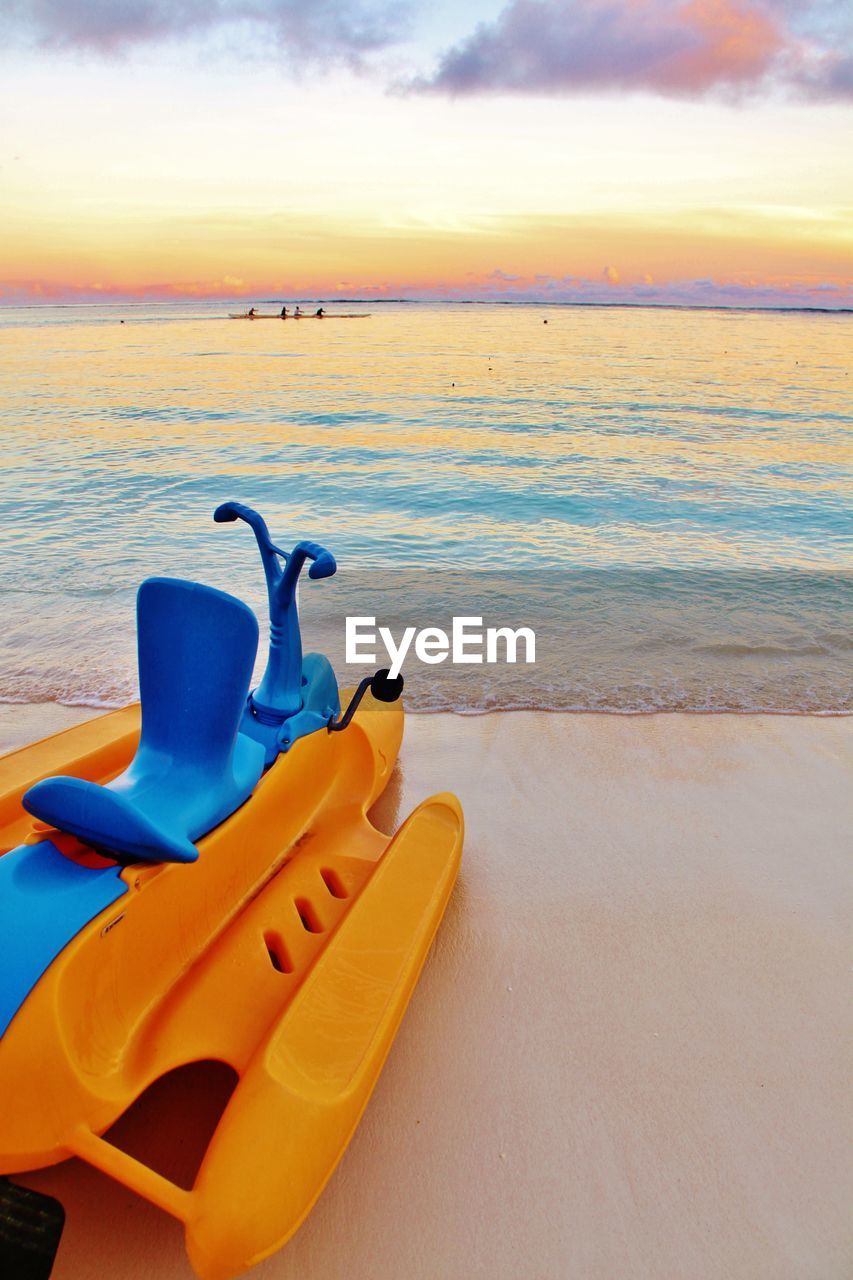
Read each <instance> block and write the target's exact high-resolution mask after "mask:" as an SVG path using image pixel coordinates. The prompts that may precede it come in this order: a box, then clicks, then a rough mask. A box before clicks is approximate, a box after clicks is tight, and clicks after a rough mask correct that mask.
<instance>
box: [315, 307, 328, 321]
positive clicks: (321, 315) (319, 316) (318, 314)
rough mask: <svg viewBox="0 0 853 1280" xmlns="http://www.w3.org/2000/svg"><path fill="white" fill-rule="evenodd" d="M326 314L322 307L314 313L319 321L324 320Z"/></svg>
mask: <svg viewBox="0 0 853 1280" xmlns="http://www.w3.org/2000/svg"><path fill="white" fill-rule="evenodd" d="M325 314H326V313H325V311H324V310H323V308H322V307H318V308H317V310H316V311H315V312H314V315H315V316H316V317H317V319H318V320H322V319H323V316H324V315H325Z"/></svg>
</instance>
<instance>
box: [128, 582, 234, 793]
mask: <svg viewBox="0 0 853 1280" xmlns="http://www.w3.org/2000/svg"><path fill="white" fill-rule="evenodd" d="M136 611H137V628H138V647H139V692H140V697H141V700H142V740H141V742H140V749H141V750H148V749H151V750H154V751H162V752H165V753H167V754H169V755H171V756H173V757H174V758H175V759H177V760H180V762H181V764H182V766H184V767H193V766H194V767H198V768H202V769H204V770H205V772H208V771H209V772H212V773H215V772H217V771H218V769H220V768H224V766H225V765H226V764H227V762H228V760H229V757H230V754H231V750H232V748H233V746H234V742H235V739H236V737H237V729H238V726H239V724H240V718H241V716H242V713H243V707H244V705H245V702H246V695H247V692H248V688H249V681H250V680H251V678H252V669H253V667H254V663H255V655H256V654H257V649H258V622H257V619H256V617H255V615H254V614H253V613H252V611H251V609H249V608H248V606H247V605H245V604H243V603H242V601H240V600H237V599H236V598H235V597H234V596H229V595H226V594H225V592H223V591H217V590H216V589H215V588H214V587H205V586H202V585H200V584H199V583H195V582H184V581H183V580H182V579H180V578H148V579H147V581H145V582H143V584H142V586H141V587H140V588H139V593H138V595H137V603H136Z"/></svg>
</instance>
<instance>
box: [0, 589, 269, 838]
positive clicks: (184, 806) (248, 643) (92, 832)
mask: <svg viewBox="0 0 853 1280" xmlns="http://www.w3.org/2000/svg"><path fill="white" fill-rule="evenodd" d="M136 610H137V630H138V650H139V692H140V698H141V702H142V736H141V738H140V742H139V747H138V749H137V752H136V755H135V756H134V758H133V760H132V762H131V764H130V766H129V767H128V768H127V769H126V770H125V771H124V773H122V774H119V776H118V777H117V778H115V779H114V780H113V781H112V782H110V783H108V784H107V785H106V786H103V787H102V786H99V785H98V784H97V783H95V782H85V781H83V780H82V779H81V778H64V777H58V778H45V779H44V781H43V782H38V783H36V785H35V786H34V787H31V788H30V790H29V791H27V793H26V794H25V796H24V799H23V804H24V808H25V809H26V810H27V811H28V812H29V813H31V814H33V815H34V817H36V818H40V819H41V820H42V821H43V822H47V823H50V825H51V826H54V827H57V828H59V830H61V831H68V832H70V833H71V834H72V835H75V836H77V837H78V838H79V839H80V840H83V841H85V843H86V844H90V845H94V846H95V847H96V848H98V849H103V850H107V851H109V852H111V853H118V854H123V855H126V856H128V857H131V858H133V859H136V860H140V861H143V862H145V861H148V862H194V861H195V859H196V858H197V857H198V850H197V849H196V847H195V844H194V841H196V840H198V839H199V837H200V836H203V835H205V834H206V833H207V832H208V831H211V830H212V829H213V828H214V827H216V826H218V824H219V823H220V822H222V821H223V820H224V819H225V818H227V817H228V816H229V814H231V813H233V812H234V810H235V809H238V808H239V807H240V805H241V804H243V802H244V801H245V800H247V799H248V797H249V796H250V795H251V793H252V791H253V790H254V788H255V786H256V784H257V782H258V780H259V778H260V776H261V774H262V772H263V767H264V750H263V747H262V746H261V745H260V743H258V742H253V741H252V740H251V739H250V738H247V737H246V736H245V735H243V734H240V733H238V727H239V724H240V719H241V716H242V714H243V708H244V706H245V702H246V696H247V694H248V690H249V681H250V679H251V676H252V669H253V666H254V662H255V654H256V652H257V647H258V623H257V619H256V618H255V615H254V614H253V613H252V611H251V609H249V608H248V607H247V606H246V605H244V604H243V603H242V602H241V601H240V600H236V599H235V598H234V597H233V596H229V595H226V594H225V592H223V591H216V590H215V589H214V588H213V587H204V586H200V585H199V584H198V583H194V582H183V581H181V580H180V579H177V578H149V579H148V580H147V581H146V582H143V584H142V586H141V587H140V588H139V593H138V595H137V602H136Z"/></svg>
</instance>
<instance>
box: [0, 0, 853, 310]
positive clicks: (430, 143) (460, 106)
mask: <svg viewBox="0 0 853 1280" xmlns="http://www.w3.org/2000/svg"><path fill="white" fill-rule="evenodd" d="M851 13H853V6H851V5H849V4H848V3H846V0H811V2H810V0H510V3H509V4H508V5H504V4H502V3H501V2H500V0H470V2H468V0H461V2H459V3H451V0H441V2H439V3H431V4H427V3H426V0H412V3H399V2H398V3H393V4H382V3H371V0H350V2H349V3H338V2H337V0H311V2H310V3H307V2H306V0H218V3H217V2H215V0H182V2H181V3H177V2H176V0H112V2H111V3H109V4H103V3H98V0H33V2H32V3H27V2H26V0H11V3H7V4H5V5H4V6H3V7H2V10H0V36H2V45H1V46H0V47H2V53H1V54H0V192H2V196H1V197H0V199H2V233H1V234H0V301H4V302H7V303H8V302H27V301H33V302H38V301H49V300H74V299H80V300H90V299H97V298H104V297H107V298H109V297H116V298H123V297H132V296H139V297H148V298H157V297H163V298H169V297H181V296H196V297H204V296H210V297H226V296H227V297H236V296H245V297H247V298H255V297H263V298H273V297H283V298H289V297H331V296H349V297H374V296H376V297H382V296H387V297H437V298H442V297H450V298H512V297H521V298H543V299H553V300H567V301H569V300H575V299H577V300H591V301H614V302H615V301H643V300H648V301H676V302H677V301H683V302H690V303H695V302H699V303H710V304H713V303H726V304H732V305H803V304H805V305H816V306H832V307H838V306H848V307H849V306H853V112H851V105H852V104H853V53H851V43H853V42H851V25H853V24H851V17H850V14H851Z"/></svg>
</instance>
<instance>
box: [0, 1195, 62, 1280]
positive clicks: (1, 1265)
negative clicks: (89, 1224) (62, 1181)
mask: <svg viewBox="0 0 853 1280" xmlns="http://www.w3.org/2000/svg"><path fill="white" fill-rule="evenodd" d="M64 1226H65V1210H64V1209H63V1207H62V1205H61V1204H60V1203H59V1201H58V1200H54V1198H53V1196H45V1195H42V1193H41V1192H40V1191H30V1190H29V1189H28V1188H27V1187H19V1186H16V1184H15V1183H14V1182H8V1181H7V1179H6V1178H0V1276H2V1277H3V1280H48V1277H49V1275H50V1273H51V1271H52V1270H53V1263H54V1260H55V1258H56V1251H57V1249H58V1248H59V1239H60V1237H61V1235H62V1228H63V1227H64Z"/></svg>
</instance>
